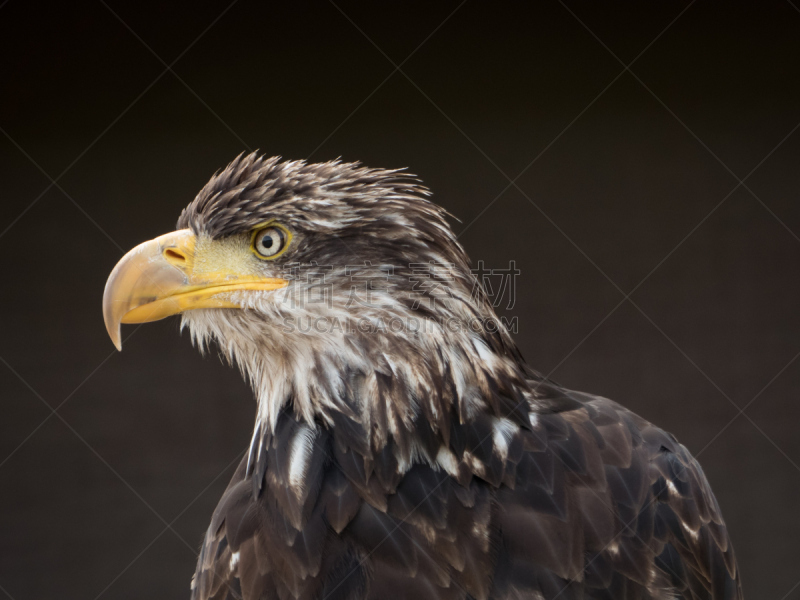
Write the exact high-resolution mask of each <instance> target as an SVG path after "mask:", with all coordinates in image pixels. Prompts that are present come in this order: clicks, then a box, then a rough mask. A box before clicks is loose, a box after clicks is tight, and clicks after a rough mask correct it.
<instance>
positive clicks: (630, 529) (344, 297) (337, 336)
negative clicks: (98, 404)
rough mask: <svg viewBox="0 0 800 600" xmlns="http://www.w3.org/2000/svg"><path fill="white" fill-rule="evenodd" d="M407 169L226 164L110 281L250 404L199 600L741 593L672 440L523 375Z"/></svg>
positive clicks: (125, 305) (115, 292)
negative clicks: (212, 362) (226, 366)
mask: <svg viewBox="0 0 800 600" xmlns="http://www.w3.org/2000/svg"><path fill="white" fill-rule="evenodd" d="M448 217H449V214H448V213H447V212H446V211H445V210H444V209H443V208H441V207H439V206H438V205H437V204H434V203H433V202H432V201H431V200H430V192H429V190H428V189H427V188H425V187H424V186H423V185H422V184H421V182H420V181H419V180H418V179H417V178H416V177H415V176H413V175H410V174H408V173H407V172H406V171H405V170H402V169H399V170H398V169H395V170H386V169H375V168H368V167H366V166H363V165H362V164H360V163H350V162H344V161H342V160H336V161H331V162H323V163H309V162H307V161H302V160H296V161H285V160H282V159H281V158H275V157H274V158H269V157H266V156H262V155H259V154H258V153H251V154H242V155H240V156H238V157H237V158H235V159H234V160H233V161H232V162H231V163H230V164H229V165H228V166H227V167H226V168H225V169H223V170H222V171H218V172H217V174H215V175H214V176H213V177H212V178H211V180H210V181H209V182H208V183H207V184H206V185H205V187H203V189H202V190H201V191H200V192H199V194H197V196H196V197H195V198H194V200H192V202H191V203H189V205H188V206H187V207H186V208H185V209H184V210H183V212H182V213H181V215H180V218H179V219H178V222H177V228H176V231H174V232H172V233H167V234H165V235H162V236H160V237H157V238H155V239H153V240H151V241H147V242H144V243H143V244H140V245H139V246H137V247H136V248H134V249H133V250H131V251H130V252H129V253H127V254H126V255H125V256H124V257H123V258H122V259H121V260H120V262H119V263H118V264H117V265H116V267H115V268H114V269H113V271H112V272H111V274H110V276H109V278H108V282H107V284H106V288H105V292H104V297H103V315H104V319H105V323H106V327H107V330H108V333H109V335H110V337H111V339H112V341H113V342H114V344H115V345H116V346H117V348H118V349H121V331H120V330H121V326H120V324H121V323H144V322H148V321H154V320H157V319H162V318H165V317H167V316H170V315H176V314H180V315H181V319H182V322H181V329H182V330H183V329H186V330H188V332H189V334H190V337H191V339H192V342H193V343H194V344H195V345H196V346H197V347H199V349H200V350H201V351H206V350H208V349H209V348H211V347H216V348H218V350H219V352H220V354H221V356H223V357H224V358H225V359H227V361H229V362H230V363H231V364H235V365H237V366H238V368H239V369H240V371H241V373H242V375H243V376H244V377H245V378H246V379H247V380H248V381H249V383H250V384H251V387H252V389H253V390H254V394H255V397H256V401H257V403H256V404H257V410H256V417H255V426H254V429H253V434H252V439H251V442H250V445H249V447H248V448H247V449H246V451H245V453H244V454H243V457H242V460H241V463H240V464H239V466H238V468H237V469H236V472H235V473H234V475H233V477H232V479H231V481H230V484H229V485H228V487H227V489H226V491H225V493H224V494H223V496H222V498H221V500H220V502H219V504H218V506H217V508H216V510H215V511H214V514H213V517H212V519H211V524H210V526H209V528H208V530H207V532H206V533H205V539H204V542H203V544H202V548H201V550H200V553H199V558H198V562H197V569H196V572H195V575H194V577H193V579H192V582H191V597H192V598H193V599H196V600H210V599H223V598H228V599H234V598H235V599H243V600H265V599H268V600H312V599H313V600H363V599H375V600H378V599H412V600H424V599H431V600H434V599H435V600H439V599H441V600H445V599H447V600H489V599H492V600H556V599H560V600H571V599H579V598H593V599H598V600H599V599H614V600H627V599H646V598H652V599H662V600H666V599H676V598H681V599H685V600H690V599H692V600H698V599H714V600H723V599H725V600H729V599H739V598H742V590H741V583H740V575H739V569H738V566H737V563H736V558H735V556H734V551H733V547H732V544H731V540H730V537H729V535H728V531H727V529H726V526H725V523H724V522H723V519H722V516H721V514H720V508H719V505H718V503H717V500H716V498H715V497H714V494H713V493H712V491H711V489H710V486H709V483H708V480H707V479H706V477H705V475H704V473H703V470H702V469H701V467H700V465H699V464H698V462H697V461H696V460H695V459H694V458H693V457H692V455H691V454H690V453H689V451H688V450H687V449H686V448H685V447H684V446H682V445H681V444H680V443H679V442H678V441H677V440H676V438H675V437H674V436H673V435H671V434H669V433H667V432H665V431H663V430H662V429H659V428H658V427H656V426H655V425H652V424H651V423H649V422H648V421H646V420H645V419H643V418H642V417H639V416H638V415H636V414H634V413H633V412H631V411H629V410H627V409H626V408H625V407H623V406H621V405H619V404H617V403H615V402H613V401H611V400H609V399H606V398H603V397H600V396H595V395H592V394H588V393H583V392H577V391H573V390H569V389H567V388H565V387H562V386H561V385H559V384H557V383H555V382H554V381H552V380H550V379H549V378H547V377H545V376H543V375H542V374H540V373H539V372H537V371H536V370H534V369H533V368H531V367H530V366H529V365H528V364H527V363H526V362H525V360H524V359H523V357H522V355H521V353H520V351H519V349H518V348H517V346H516V344H515V343H514V340H513V339H512V337H511V334H510V332H509V330H508V328H507V327H506V323H504V322H503V321H502V320H501V319H498V317H497V314H496V313H495V311H494V309H493V306H492V304H493V303H492V299H491V298H490V297H489V294H488V293H487V291H486V290H485V289H484V287H483V286H482V285H481V284H480V282H479V281H478V280H477V279H476V277H475V275H474V273H473V271H472V270H471V268H470V260H469V258H468V256H467V254H466V252H465V250H464V248H463V247H462V246H461V245H460V244H459V242H458V241H457V238H456V236H455V235H454V233H453V231H452V229H451V228H450V226H449V224H448Z"/></svg>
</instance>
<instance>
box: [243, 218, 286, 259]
mask: <svg viewBox="0 0 800 600" xmlns="http://www.w3.org/2000/svg"><path fill="white" fill-rule="evenodd" d="M291 237H292V236H291V234H290V233H289V230H288V229H286V228H285V227H282V226H281V225H277V224H275V223H272V224H270V225H267V226H266V227H264V228H262V229H257V230H256V231H255V232H253V243H252V248H253V252H255V253H256V256H258V257H259V258H264V259H270V260H271V259H273V258H277V257H278V256H279V255H280V254H282V253H283V251H284V250H286V247H287V246H288V245H289V241H290V240H291Z"/></svg>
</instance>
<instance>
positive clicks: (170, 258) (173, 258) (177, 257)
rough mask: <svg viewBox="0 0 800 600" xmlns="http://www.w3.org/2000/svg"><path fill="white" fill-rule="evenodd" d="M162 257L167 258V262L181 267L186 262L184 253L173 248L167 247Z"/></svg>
mask: <svg viewBox="0 0 800 600" xmlns="http://www.w3.org/2000/svg"><path fill="white" fill-rule="evenodd" d="M164 258H166V259H167V262H169V263H171V264H173V265H175V266H176V267H182V266H184V265H185V264H186V255H185V254H184V253H183V252H181V251H180V250H176V249H175V248H167V249H166V250H164Z"/></svg>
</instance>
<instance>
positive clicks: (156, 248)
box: [103, 229, 288, 350]
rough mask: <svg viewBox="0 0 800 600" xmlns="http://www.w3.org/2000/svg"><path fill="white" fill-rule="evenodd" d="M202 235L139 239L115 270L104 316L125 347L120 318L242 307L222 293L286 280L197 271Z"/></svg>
mask: <svg viewBox="0 0 800 600" xmlns="http://www.w3.org/2000/svg"><path fill="white" fill-rule="evenodd" d="M196 242H197V239H196V237H195V235H194V234H193V233H192V232H191V231H190V230H189V229H181V230H180V231H174V232H172V233H167V234H166V235H162V236H160V237H157V238H156V239H154V240H150V241H149V242H144V243H143V244H139V245H138V246H136V248H134V249H133V250H131V251H130V252H128V253H127V254H126V255H125V256H123V257H122V260H120V261H119V262H118V263H117V266H115V267H114V270H113V271H111V275H109V277H108V281H107V282H106V289H105V292H104V293H103V318H104V319H105V322H106V329H107V330H108V335H109V336H110V337H111V341H112V342H114V345H115V346H116V347H117V350H122V337H121V333H120V323H147V322H150V321H158V320H159V319H163V318H165V317H169V316H170V315H176V314H178V313H182V312H185V311H187V310H192V309H195V308H240V307H239V305H237V304H234V303H233V302H231V301H229V300H226V299H224V298H219V297H217V296H218V295H219V294H222V293H224V292H232V291H235V290H276V289H278V288H282V287H285V286H286V285H288V281H286V280H285V279H278V278H271V277H259V276H253V275H240V274H236V273H232V272H225V271H217V272H202V273H201V272H196V271H195V245H196Z"/></svg>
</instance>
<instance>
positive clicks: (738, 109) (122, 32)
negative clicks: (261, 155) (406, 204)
mask: <svg viewBox="0 0 800 600" xmlns="http://www.w3.org/2000/svg"><path fill="white" fill-rule="evenodd" d="M107 1H108V2H109V4H108V6H105V5H104V4H103V3H102V2H79V3H69V2H64V3H54V2H50V3H46V2H37V1H36V0H30V1H25V0H8V1H7V2H5V3H4V4H2V5H0V56H2V61H1V63H2V72H0V81H2V93H0V127H2V133H3V135H0V182H1V183H0V195H1V197H2V203H1V204H0V234H1V235H0V256H2V287H1V288H0V289H2V292H0V294H2V304H1V305H0V307H1V308H2V319H0V358H1V359H2V360H1V361H0V390H2V393H1V394H2V396H1V400H0V401H1V402H2V404H1V405H0V406H1V407H2V417H0V591H2V593H5V595H6V596H8V597H9V598H13V599H14V600H28V599H37V600H38V599H41V598H64V599H66V598H89V599H92V598H98V597H99V598H109V599H110V598H143V597H146V598H176V597H177V598H181V597H186V596H187V594H188V586H189V579H190V577H191V574H192V572H193V569H194V562H195V554H194V552H193V549H196V548H198V547H199V544H200V541H201V539H202V535H203V533H204V530H205V527H206V525H207V523H208V522H209V519H210V516H211V512H212V510H213V508H214V506H215V504H216V501H217V499H218V497H219V496H220V494H221V492H222V490H223V489H224V486H225V485H226V482H227V478H228V477H229V476H230V472H231V469H230V465H232V461H235V459H236V458H237V456H238V455H239V453H240V451H242V450H243V449H244V447H245V445H246V443H247V440H248V438H249V435H250V428H251V423H252V419H253V413H254V402H253V400H252V395H251V393H250V391H249V390H248V389H247V387H246V386H245V385H244V384H243V383H242V381H241V380H240V377H239V375H238V373H237V372H235V371H234V370H232V369H230V368H228V367H226V366H224V365H222V364H221V362H220V361H219V360H218V359H217V357H216V356H213V355H212V356H209V357H206V358H201V357H200V356H199V355H198V353H197V352H196V351H195V350H194V349H193V348H192V347H191V345H190V343H189V340H188V339H187V336H185V335H183V336H181V335H179V334H178V321H177V319H170V320H167V321H163V322H160V323H156V324H152V325H148V326H145V327H142V328H141V329H134V328H132V327H127V328H126V329H125V331H124V334H125V335H127V336H130V339H128V340H127V341H126V343H125V350H124V352H123V353H122V354H117V353H114V352H113V347H112V345H111V343H110V341H109V340H108V338H107V337H106V334H105V330H104V327H103V322H102V318H101V313H100V299H101V295H102V290H103V285H104V283H105V279H106V276H107V275H108V273H109V271H110V270H111V268H112V267H113V265H114V264H115V262H116V261H117V260H118V259H119V257H120V256H121V255H122V251H123V250H127V249H129V248H130V247H132V246H134V245H135V244H138V243H139V242H141V241H143V240H145V239H149V238H151V237H153V236H155V235H157V234H160V233H163V232H166V231H169V230H171V229H172V227H173V225H174V222H175V219H176V218H177V216H178V213H179V211H180V209H181V208H182V207H183V206H184V205H185V204H186V203H187V202H188V201H189V200H191V199H192V197H193V196H194V194H195V193H196V191H197V190H198V189H199V188H200V187H201V186H202V185H203V183H204V182H205V181H206V180H207V178H208V177H209V176H210V175H211V174H212V173H213V172H214V171H215V170H216V169H218V168H221V167H222V166H224V165H225V164H226V163H227V162H228V161H229V160H230V159H231V158H233V157H234V156H235V155H236V154H238V153H239V152H241V151H242V150H245V149H247V148H252V149H255V148H260V149H261V150H262V151H264V152H266V153H267V154H270V155H272V154H281V155H283V156H285V157H289V158H304V157H309V156H310V157H311V158H312V159H320V160H321V159H330V158H335V157H337V156H342V157H344V158H345V159H348V160H361V161H364V162H365V163H367V164H369V165H372V166H384V167H402V166H408V167H410V169H411V170H412V171H413V172H415V173H417V174H419V175H420V176H421V177H422V178H423V179H424V180H425V181H426V183H427V184H428V185H429V186H430V187H431V188H432V189H433V190H434V192H435V196H434V197H435V199H436V200H437V201H438V202H439V203H441V204H442V205H444V206H445V207H446V208H448V209H449V210H450V211H451V212H453V213H454V214H455V215H457V216H458V217H459V218H460V219H461V223H456V224H455V225H454V226H455V228H456V230H457V231H463V230H464V229H466V232H465V233H464V234H463V235H462V236H461V240H462V241H463V243H464V244H465V246H466V247H467V249H468V251H469V252H470V254H471V255H472V257H473V259H474V260H478V259H483V260H484V261H485V263H486V265H487V266H489V267H504V266H507V264H508V262H509V261H510V260H512V259H513V260H515V261H516V264H517V266H518V267H519V268H520V269H521V270H522V275H521V276H520V280H519V286H518V290H517V302H516V305H515V306H514V308H513V309H512V311H510V312H511V314H512V315H516V316H518V317H519V327H520V333H519V334H518V336H517V339H518V342H519V344H520V346H521V347H522V349H523V352H524V354H525V356H526V357H527V358H528V359H529V360H530V361H531V363H532V364H533V365H534V366H535V367H536V368H538V369H539V370H541V371H543V372H546V373H547V372H551V371H553V372H552V376H553V377H554V378H555V379H557V380H559V381H561V382H562V383H564V384H566V385H568V386H571V387H574V388H579V389H584V390H587V391H592V392H596V393H600V394H603V395H606V396H609V397H611V398H614V399H616V400H618V401H620V402H622V403H624V404H625V405H627V406H629V407H631V408H632V409H634V410H635V411H637V412H639V413H640V414H642V415H643V416H645V417H647V418H648V419H651V420H652V421H654V422H656V423H657V424H659V425H661V426H663V427H664V428H666V429H668V430H670V431H672V432H674V433H675V434H676V435H677V436H678V438H679V439H680V440H681V441H682V442H683V443H684V444H686V445H687V446H688V447H689V448H690V450H692V451H693V452H695V453H701V456H700V458H701V462H702V464H703V466H704V468H705V471H706V473H707V475H708V477H709V479H710V480H711V483H712V485H713V487H714V489H715V490H716V493H717V496H718V498H719V502H720V504H721V506H722V509H723V513H724V515H725V516H726V518H727V522H728V525H729V528H730V532H731V535H732V537H733V540H734V542H735V544H736V548H737V553H738V555H739V560H740V563H741V568H742V571H743V579H744V587H745V592H746V593H747V596H748V597H749V598H759V599H767V600H770V599H774V600H781V599H785V598H800V587H797V585H798V583H800V560H799V559H800V550H799V549H798V544H800V542H798V540H799V539H800V518H798V497H800V469H798V466H797V463H798V462H800V440H799V439H798V437H797V435H796V431H797V419H798V416H800V405H799V404H798V392H797V390H798V387H799V386H800V360H798V361H796V362H793V363H791V364H789V363H790V361H791V360H792V359H793V358H794V357H795V356H796V354H797V353H798V352H799V351H800V339H799V338H798V333H800V311H798V301H799V300H800V288H799V287H798V274H800V273H799V272H798V265H800V240H799V239H798V237H797V234H798V233H800V202H798V190H800V170H798V158H800V132H794V135H789V134H790V132H792V131H793V128H795V127H796V126H797V125H798V122H800V84H799V83H798V76H799V75H800V11H798V8H797V7H796V6H793V5H792V4H791V3H789V2H785V1H776V2H758V3H755V2H749V3H745V2H734V3H731V2H710V1H706V0H698V1H697V2H695V3H694V4H692V5H689V4H688V3H687V2H684V1H677V0H675V1H671V0H669V1H668V0H658V1H653V2H637V3H631V4H624V5H623V4H617V3H614V4H610V3H600V2H577V1H576V0H565V2H566V4H560V3H559V2H557V1H556V2H536V3H526V4H522V3H518V4H516V3H487V2H480V1H478V0H468V1H467V2H465V3H463V5H460V6H459V5H458V3H457V2H438V3H431V2H420V3H409V2H395V1H393V2H381V3H370V4H354V3H352V2H345V1H344V0H342V2H341V3H340V4H339V5H338V6H339V8H337V7H336V6H335V5H333V4H332V3H327V2H319V3H302V4H295V3H291V4H292V5H293V7H292V8H287V7H286V6H283V4H290V3H280V4H278V3H256V2H254V1H252V0H239V1H238V2H236V3H235V4H234V5H232V6H229V0H222V1H220V2H203V3H199V2H197V3H185V4H184V6H183V7H179V6H177V5H175V6H163V5H162V3H144V4H143V3H123V2H119V1H117V0H107ZM337 1H338V0H337ZM687 7H688V8H687ZM111 9H113V11H115V12H116V13H117V16H115V14H113V13H112V10H111ZM684 9H686V10H685V12H683V13H682V11H683V10H684ZM223 11H226V12H224V14H222V13H223ZM571 12H574V14H571ZM221 14H222V16H220V15H221ZM345 15H346V16H345ZM448 16H449V18H448ZM348 17H349V19H352V22H350V21H349V20H348ZM676 18H677V20H675V19H676ZM445 19H447V21H446V22H445V23H444V24H442V22H443V21H445ZM579 19H580V21H582V22H583V23H581V22H580V21H579ZM673 20H675V21H674V23H672V25H671V26H669V28H668V29H667V30H666V31H665V32H664V33H663V34H662V35H661V36H660V37H659V38H658V39H657V40H656V41H655V42H653V40H654V38H656V37H657V36H659V34H660V33H661V32H662V31H663V30H664V29H665V28H667V27H668V25H670V23H671V22H672V21H673ZM122 21H124V23H126V24H127V26H128V27H129V28H130V29H128V28H127V27H126V25H124V24H123V22H122ZM354 24H355V25H354ZM440 25H441V26H440ZM356 26H357V27H356ZM439 26H440V27H439ZM437 27H439V29H438V30H437V29H436V28H437ZM358 28H360V29H361V30H362V31H359V29H358ZM434 31H435V32H434ZM134 32H135V33H134ZM432 32H434V33H433V34H432V35H430V34H431V33H432ZM593 34H594V35H593ZM429 35H430V37H429V38H428V36H429ZM137 36H138V39H137ZM197 38H199V39H197ZM367 38H369V39H367ZM598 38H599V39H598ZM195 40H196V42H195ZM370 40H372V41H370ZM426 40H427V41H426ZM651 42H653V43H652V45H650V46H649V47H648V44H650V43H651ZM190 44H193V45H192V46H191V48H189V49H188V50H186V49H187V47H188V46H190ZM420 44H422V45H421V47H420ZM604 46H606V47H604ZM148 47H149V48H148ZM185 50H186V51H185ZM184 51H185V53H184ZM642 51H644V52H643V53H642ZM412 53H413V55H412V56H411V57H410V58H408V60H407V62H404V63H403V64H402V72H394V66H393V64H392V61H394V63H397V64H399V63H401V62H402V61H404V60H405V59H406V57H408V56H409V54H412ZM612 53H613V54H615V55H616V57H618V59H617V58H615V56H614V55H613V54H612ZM640 53H642V54H640ZM637 57H638V59H637V60H636V61H635V62H634V63H633V66H632V67H631V71H632V73H630V72H623V69H624V67H623V63H624V64H628V63H630V62H631V61H633V60H634V58H637ZM162 61H163V62H162ZM620 61H621V62H620ZM173 62H174V67H173V69H174V72H169V71H165V66H164V63H166V64H170V63H173ZM598 96H599V97H598ZM787 135H789V137H786V136H787ZM776 147H777V149H775V148H776ZM773 151H774V152H773ZM770 153H771V154H770ZM767 156H768V158H767V159H766V160H765V161H764V162H763V163H762V160H763V159H765V157H767ZM756 167H758V168H757V170H755V171H754V172H753V173H752V176H750V177H749V178H748V179H747V180H746V181H745V185H739V182H740V178H745V177H746V176H747V175H749V174H750V173H751V171H752V170H753V169H754V168H756ZM523 169H525V171H524V173H523V174H522V176H521V177H520V178H519V179H518V180H517V185H518V188H517V187H516V186H511V187H510V188H509V189H506V188H507V187H508V186H509V179H508V178H511V179H514V178H516V177H517V175H518V174H519V173H520V172H521V171H523ZM59 175H60V177H59ZM51 177H52V178H58V179H57V186H53V185H52V184H51V180H50V178H51ZM737 186H738V187H737ZM504 190H506V191H505V193H503V191H504ZM498 195H499V197H498ZM487 207H488V208H487ZM409 235H414V232H411V231H410V232H409ZM643 279H644V283H642V284H641V286H638V285H639V284H640V282H641V281H642V280H643ZM637 286H638V287H637ZM634 289H635V292H634V293H633V294H632V295H631V296H630V300H625V295H626V294H628V293H629V292H631V290H634ZM612 311H613V312H612ZM787 364H788V365H789V366H788V367H787ZM784 368H785V370H783V369H784ZM782 370H783V371H782ZM773 379H774V381H773ZM765 386H767V387H766V389H764V388H765ZM756 396H757V397H756ZM754 398H755V400H754ZM751 400H754V401H753V402H752V404H750V405H749V406H748V408H747V410H746V413H745V415H740V414H739V411H738V409H737V406H738V407H745V406H746V405H747V404H748V403H749V402H750V401H751ZM55 407H58V411H57V416H54V415H53V414H52V412H51V409H52V408H55ZM737 415H739V416H738V418H736V417H737ZM720 432H721V433H720ZM717 436H718V437H717ZM215 478H216V479H215ZM173 520H174V523H173ZM165 523H172V524H171V527H172V530H170V529H167V528H166V525H165ZM180 538H182V539H183V541H182V540H181V539H180ZM184 542H185V543H184ZM2 593H0V597H1V596H2Z"/></svg>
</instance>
